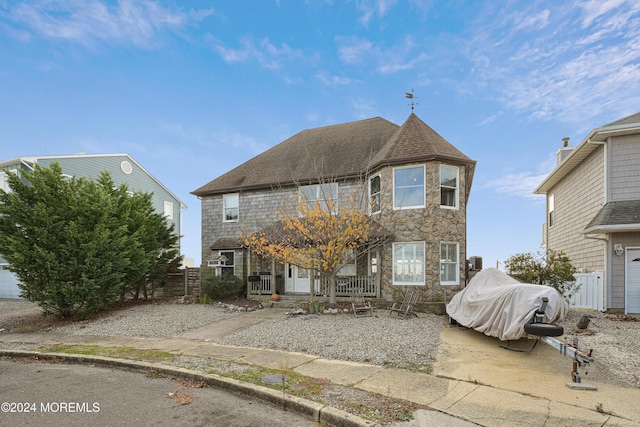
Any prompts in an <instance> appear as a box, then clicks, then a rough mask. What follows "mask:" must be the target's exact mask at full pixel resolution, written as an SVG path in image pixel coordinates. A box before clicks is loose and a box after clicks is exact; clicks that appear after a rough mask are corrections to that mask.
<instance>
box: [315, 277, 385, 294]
mask: <svg viewBox="0 0 640 427" xmlns="http://www.w3.org/2000/svg"><path fill="white" fill-rule="evenodd" d="M354 288H360V289H361V290H362V295H364V296H365V297H373V298H376V297H377V296H378V281H377V280H376V276H338V277H337V278H336V296H338V297H348V296H351V294H352V290H353V289H354ZM318 294H319V295H329V279H328V278H323V279H321V280H320V286H319V292H318Z"/></svg>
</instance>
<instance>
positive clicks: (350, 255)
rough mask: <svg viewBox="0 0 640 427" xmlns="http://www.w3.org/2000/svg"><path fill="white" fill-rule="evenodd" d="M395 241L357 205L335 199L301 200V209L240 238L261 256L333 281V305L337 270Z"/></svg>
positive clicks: (283, 210) (289, 212)
mask: <svg viewBox="0 0 640 427" xmlns="http://www.w3.org/2000/svg"><path fill="white" fill-rule="evenodd" d="M391 238H392V235H391V233H390V232H389V231H387V230H386V229H385V228H384V227H382V226H381V225H380V224H378V223H377V222H376V221H374V220H372V219H371V218H370V217H369V216H368V215H366V214H365V213H363V210H362V209H361V208H359V204H358V203H340V204H338V203H337V202H335V201H333V200H331V199H325V200H321V201H315V200H311V201H309V200H307V201H303V200H301V201H300V202H299V203H298V206H297V209H282V210H281V212H279V213H278V221H277V222H276V223H275V224H271V225H269V226H268V227H265V228H263V229H262V230H260V231H257V232H254V233H244V234H243V235H242V236H241V240H242V241H243V243H244V245H245V246H246V247H247V248H248V249H249V250H251V251H252V252H254V253H256V254H258V255H261V256H263V257H269V258H273V259H275V260H276V261H278V262H280V263H283V264H284V263H289V264H293V265H297V266H298V267H301V268H305V269H309V270H313V271H316V272H317V273H318V274H319V275H320V277H321V278H326V279H328V283H329V302H330V303H335V302H336V276H337V275H338V272H339V271H340V270H341V269H342V268H343V267H344V266H346V265H347V264H350V263H352V262H353V261H354V259H355V258H356V257H358V256H359V255H362V253H363V252H364V251H366V250H372V249H375V248H376V247H378V246H380V245H382V244H384V243H386V242H388V241H389V240H390V239H391ZM312 286H313V285H312Z"/></svg>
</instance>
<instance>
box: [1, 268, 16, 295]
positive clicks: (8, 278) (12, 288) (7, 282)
mask: <svg viewBox="0 0 640 427" xmlns="http://www.w3.org/2000/svg"><path fill="white" fill-rule="evenodd" d="M19 297H20V288H18V278H17V277H16V276H15V274H13V273H12V272H10V271H9V270H7V267H6V266H0V298H19Z"/></svg>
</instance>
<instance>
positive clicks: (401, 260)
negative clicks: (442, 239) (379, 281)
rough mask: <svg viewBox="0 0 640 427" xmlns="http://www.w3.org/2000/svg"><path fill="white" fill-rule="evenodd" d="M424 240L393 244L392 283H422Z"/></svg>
mask: <svg viewBox="0 0 640 427" xmlns="http://www.w3.org/2000/svg"><path fill="white" fill-rule="evenodd" d="M424 254H425V250H424V242H412V243H394V244H393V284H394V285H424V266H425V256H424Z"/></svg>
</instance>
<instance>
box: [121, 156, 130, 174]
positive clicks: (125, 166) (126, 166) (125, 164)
mask: <svg viewBox="0 0 640 427" xmlns="http://www.w3.org/2000/svg"><path fill="white" fill-rule="evenodd" d="M120 169H122V172H124V173H126V174H127V175H129V174H130V173H131V172H133V167H132V166H131V163H129V162H128V161H126V160H124V161H123V162H122V163H120Z"/></svg>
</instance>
